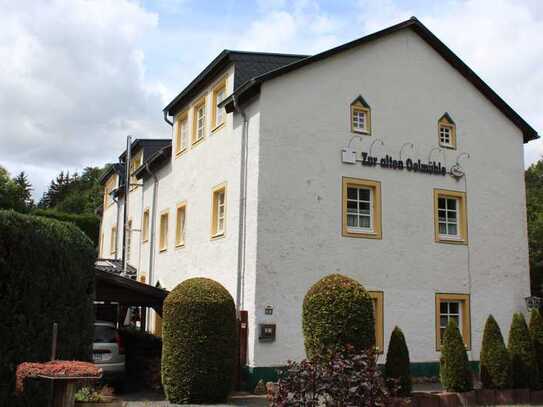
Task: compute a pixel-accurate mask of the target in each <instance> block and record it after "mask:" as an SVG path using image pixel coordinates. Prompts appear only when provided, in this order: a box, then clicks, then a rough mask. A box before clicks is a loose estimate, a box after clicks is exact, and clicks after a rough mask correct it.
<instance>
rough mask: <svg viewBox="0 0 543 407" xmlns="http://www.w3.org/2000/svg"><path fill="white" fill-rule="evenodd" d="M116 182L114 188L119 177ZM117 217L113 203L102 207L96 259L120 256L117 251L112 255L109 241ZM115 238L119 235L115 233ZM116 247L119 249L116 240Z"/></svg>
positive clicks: (115, 205)
mask: <svg viewBox="0 0 543 407" xmlns="http://www.w3.org/2000/svg"><path fill="white" fill-rule="evenodd" d="M116 178H117V181H116V184H115V188H117V186H118V179H119V177H118V176H116ZM117 216H118V205H117V203H116V202H115V201H113V203H111V204H110V205H104V207H103V212H102V221H101V222H100V247H99V253H98V257H100V258H103V259H116V258H117V257H116V256H119V258H120V256H121V252H120V251H119V250H117V251H116V253H114V254H112V253H111V251H112V241H111V228H112V227H113V226H116V227H119V226H117ZM117 236H119V234H118V233H117ZM117 246H118V247H120V246H121V243H119V239H117Z"/></svg>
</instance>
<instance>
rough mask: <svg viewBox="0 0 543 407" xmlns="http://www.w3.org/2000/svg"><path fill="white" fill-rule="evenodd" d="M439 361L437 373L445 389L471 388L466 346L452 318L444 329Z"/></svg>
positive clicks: (459, 389) (457, 390)
mask: <svg viewBox="0 0 543 407" xmlns="http://www.w3.org/2000/svg"><path fill="white" fill-rule="evenodd" d="M440 362H441V363H440V367H439V375H440V378H441V385H442V386H443V388H444V389H445V390H447V391H452V392H466V391H470V390H472V389H473V381H472V378H471V370H470V368H469V362H468V355H467V353H466V346H465V345H464V340H463V339H462V335H461V334H460V331H459V329H458V326H457V325H456V322H455V320H454V319H450V320H449V324H448V325H447V329H445V334H444V336H443V344H442V345H441V360H440Z"/></svg>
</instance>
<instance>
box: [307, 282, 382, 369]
mask: <svg viewBox="0 0 543 407" xmlns="http://www.w3.org/2000/svg"><path fill="white" fill-rule="evenodd" d="M303 332H304V343H305V351H306V354H307V357H308V358H309V359H313V358H314V357H315V356H317V355H322V353H326V352H333V351H334V350H336V349H337V347H338V346H342V345H347V344H349V345H352V346H353V347H354V348H355V349H359V350H365V349H369V348H371V347H372V346H374V345H375V322H374V317H373V303H372V299H371V297H370V296H369V294H368V292H367V291H366V290H365V289H364V287H363V286H362V285H361V284H360V283H358V282H357V281H355V280H353V279H351V278H348V277H345V276H341V275H339V274H332V275H330V276H327V277H324V278H322V279H321V280H319V281H318V282H317V283H315V285H313V287H311V288H310V289H309V291H308V292H307V294H306V296H305V298H304V304H303Z"/></svg>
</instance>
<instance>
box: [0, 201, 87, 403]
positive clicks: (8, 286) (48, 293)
mask: <svg viewBox="0 0 543 407" xmlns="http://www.w3.org/2000/svg"><path fill="white" fill-rule="evenodd" d="M95 259H96V251H95V249H94V248H93V245H92V242H91V241H90V240H89V238H88V237H87V236H85V234H84V233H83V232H81V230H80V229H79V228H77V227H76V226H74V225H71V224H69V223H64V222H59V221H56V220H53V219H45V218H41V217H36V216H29V215H22V214H19V213H16V212H13V211H0V309H2V310H3V312H2V316H1V317H0V332H1V334H0V405H1V406H4V405H7V406H13V405H16V404H15V401H14V400H13V397H14V391H15V369H16V367H17V365H18V364H19V363H21V362H44V361H47V360H49V359H50V357H51V337H52V327H53V322H57V323H58V342H57V344H58V346H57V359H66V360H84V361H88V360H89V358H90V355H91V349H92V341H93V333H94V328H93V322H94V308H93V300H94V261H95ZM30 387H32V386H30ZM30 387H29V388H30ZM48 393H49V387H48V386H45V392H44V394H48ZM41 395H43V394H40V391H38V390H33V391H28V392H27V391H25V394H24V397H25V398H30V400H29V399H27V404H29V405H36V406H42V405H47V401H46V400H44V399H41V398H40V396H41Z"/></svg>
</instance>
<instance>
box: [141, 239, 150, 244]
mask: <svg viewBox="0 0 543 407" xmlns="http://www.w3.org/2000/svg"><path fill="white" fill-rule="evenodd" d="M141 242H142V243H144V244H145V243H147V242H149V239H145V240H142V241H141Z"/></svg>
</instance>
